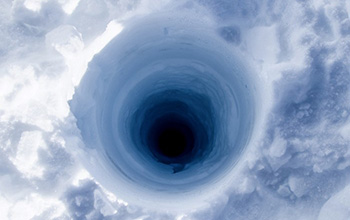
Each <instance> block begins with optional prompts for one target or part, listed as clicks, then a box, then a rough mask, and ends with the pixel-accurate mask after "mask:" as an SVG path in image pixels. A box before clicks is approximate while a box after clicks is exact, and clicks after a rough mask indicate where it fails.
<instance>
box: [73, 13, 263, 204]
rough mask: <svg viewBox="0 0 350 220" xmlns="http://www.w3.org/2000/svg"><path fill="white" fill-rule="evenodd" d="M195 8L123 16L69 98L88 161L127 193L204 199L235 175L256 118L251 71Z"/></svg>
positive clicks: (175, 200)
mask: <svg viewBox="0 0 350 220" xmlns="http://www.w3.org/2000/svg"><path fill="white" fill-rule="evenodd" d="M199 15H200V14H195V15H189V14H185V13H184V14H179V13H177V16H174V15H169V14H161V15H152V16H148V17H145V18H142V19H134V20H132V21H129V23H128V24H127V25H125V29H124V30H123V31H122V33H121V34H120V35H118V36H117V37H116V38H115V39H114V40H112V41H111V42H110V43H109V44H108V45H107V46H106V47H105V48H104V49H103V50H102V51H101V52H100V53H99V54H98V55H96V56H95V57H94V59H93V60H92V62H91V63H90V64H89V68H88V70H87V72H86V74H85V76H84V78H83V79H82V81H81V83H80V85H79V87H78V88H77V90H76V93H75V95H74V98H73V100H72V102H71V109H72V112H73V113H74V115H75V117H76V118H77V125H78V127H79V129H80V130H81V134H82V138H83V141H84V143H85V147H84V152H85V156H83V157H82V158H83V160H84V161H85V165H86V167H87V169H88V170H89V171H90V172H91V173H92V175H93V176H94V177H95V178H96V180H97V181H99V182H100V183H101V185H103V186H104V187H106V188H107V189H108V190H110V191H111V192H113V193H115V194H116V195H117V196H120V197H121V198H122V199H124V200H125V201H127V202H131V203H136V204H139V205H142V206H143V207H145V206H148V207H149V208H155V209H158V210H159V209H166V210H185V209H193V208H195V207H199V206H202V205H204V204H205V203H206V202H209V201H210V198H213V197H215V195H217V194H219V193H220V192H222V191H223V190H225V188H226V187H227V183H229V182H230V180H231V179H232V178H234V177H235V174H234V173H235V171H236V167H237V166H238V165H239V161H240V159H241V158H242V155H244V152H245V151H246V149H247V148H249V145H250V144H251V142H252V137H254V132H256V129H257V127H258V124H259V121H260V119H259V118H260V114H261V113H262V109H261V107H260V103H259V102H258V101H257V100H258V99H259V94H260V93H259V91H260V90H259V80H258V79H257V78H258V77H257V76H256V75H255V74H254V71H252V70H251V69H250V68H249V67H248V65H247V64H246V62H245V61H244V60H243V59H242V57H240V54H239V53H238V52H236V50H235V49H234V47H233V46H232V42H230V41H227V36H228V35H227V34H226V35H225V34H224V35H223V31H224V30H221V31H218V30H217V28H214V27H215V26H214V24H213V23H212V21H210V22H209V20H207V19H202V20H198V19H196V18H195V17H197V16H199ZM203 192H205V193H203Z"/></svg>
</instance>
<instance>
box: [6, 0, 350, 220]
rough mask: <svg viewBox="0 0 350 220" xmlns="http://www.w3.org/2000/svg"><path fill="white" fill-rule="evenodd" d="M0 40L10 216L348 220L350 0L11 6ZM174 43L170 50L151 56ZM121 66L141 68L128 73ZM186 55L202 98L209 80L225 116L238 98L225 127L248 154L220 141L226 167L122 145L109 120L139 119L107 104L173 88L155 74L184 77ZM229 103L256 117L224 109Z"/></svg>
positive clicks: (48, 1)
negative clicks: (157, 158) (180, 161)
mask: <svg viewBox="0 0 350 220" xmlns="http://www.w3.org/2000/svg"><path fill="white" fill-rule="evenodd" d="M158 29H159V30H161V31H159V32H157V31H158ZM148 30H149V31H148ZM137 34H138V35H137ZM0 39H1V41H0V70H1V74H0V143H1V145H0V158H1V164H0V183H1V184H0V219H11V220H12V219H121V220H124V219H140V220H141V219H142V220H150V219H152V220H154V219H174V220H175V219H176V220H190V219H191V220H192V219H193V220H203V219H208V220H210V219H212V220H216V219H220V220H224V219H227V220H232V219H276V220H279V219H286V220H288V219H305V220H309V219H310V220H313V219H315V220H327V219H337V220H346V219H349V218H350V199H349V198H350V197H349V194H350V185H349V183H350V181H349V180H350V144H349V143H350V118H349V114H350V56H349V54H350V1H347V0H334V1H327V0H313V1H297V0H295V1H274V0H262V1H261V0H194V1H169V0H156V1H155V0H153V1H151V0H144V1H140V0H139V1H138V0H120V1H113V0H71V1H68V0H15V1H2V2H0ZM164 39H170V40H164ZM174 42H175V43H174ZM176 42H182V44H181V45H182V47H179V48H178V49H174V51H175V52H174V53H173V54H172V55H171V54H170V55H169V53H168V54H167V55H168V56H169V57H163V56H161V55H157V53H155V52H154V51H152V49H150V48H156V49H162V48H163V49H165V50H166V49H171V48H175V47H174V46H173V45H174V44H176ZM208 42H209V43H208ZM189 45H190V46H189ZM203 45H206V46H203ZM135 48H136V49H135ZM134 49H135V50H141V51H142V52H143V53H144V54H146V55H145V56H143V55H142V53H135V52H134V53H133V50H134ZM165 50H164V51H165ZM181 50H184V51H186V53H184V52H181ZM160 51H161V50H160ZM203 51H210V52H212V53H208V54H209V55H207V54H205V53H200V52H203ZM140 54H141V55H140ZM165 54H166V53H165ZM113 55H114V56H115V57H114V56H113ZM179 55H180V56H181V57H182V59H181V57H180V58H177V59H176V62H178V63H176V62H175V61H174V60H175V59H174V57H176V56H179ZM186 55H188V57H191V59H193V60H195V62H194V61H192V60H191V62H189V61H188V60H189V59H187V57H186ZM157 56H158V57H157ZM130 57H131V58H130ZM184 57H185V58H184ZM146 58H147V59H148V60H146V61H152V62H153V61H154V62H153V63H154V65H151V66H147V65H146V64H145V63H143V62H145V61H142V60H143V59H146ZM166 58H167V59H168V60H166ZM128 59H130V60H128ZM152 59H154V60H152ZM162 59H163V60H162ZM160 60H161V61H162V62H160ZM169 60H171V62H169V63H167V61H169ZM219 60H221V61H222V62H219ZM157 61H159V63H158V64H157ZM114 62H119V63H121V64H123V66H122V68H123V69H124V70H128V71H129V70H131V72H133V70H138V71H139V72H138V73H139V75H137V74H136V72H135V74H136V78H135V77H132V76H129V75H127V76H126V77H125V76H120V75H118V74H117V75H115V74H116V73H115V72H118V71H120V69H118V68H119V67H118V66H114ZM123 62H124V63H123ZM174 62H175V64H176V65H177V64H178V66H186V68H187V69H186V68H185V69H183V70H184V72H185V73H186V71H189V70H191V71H189V72H191V73H188V74H187V73H186V74H184V76H185V79H189V78H191V77H196V76H198V75H199V73H200V74H202V73H205V74H204V77H202V78H201V80H202V81H201V80H199V81H197V82H196V83H197V84H195V83H193V87H194V88H195V89H194V90H191V91H192V92H193V91H195V92H198V91H199V90H200V89H201V86H202V85H203V84H205V83H204V82H206V81H209V82H211V83H209V84H208V85H209V88H211V90H210V91H206V92H207V93H205V94H207V95H208V96H209V97H215V96H220V97H222V100H220V101H218V102H217V103H214V104H215V105H213V109H214V110H213V111H214V112H217V111H218V109H219V107H218V106H220V105H221V104H222V103H223V104H222V105H223V106H225V105H227V106H228V107H227V108H226V107H225V108H223V110H222V111H220V114H218V115H216V113H215V114H214V115H215V116H217V117H216V118H217V121H215V123H217V124H215V126H212V127H215V128H216V129H217V130H219V131H221V130H220V129H223V128H225V129H227V128H226V127H229V128H232V130H233V131H234V132H232V135H236V136H230V133H229V132H226V133H225V132H222V133H220V135H221V136H220V135H219V136H217V137H219V138H220V140H223V141H227V142H230V141H232V142H233V141H234V140H236V138H238V139H239V138H241V142H240V144H238V145H237V146H240V147H241V148H240V149H239V150H238V151H230V150H228V151H225V148H220V147H222V146H221V145H220V144H218V145H215V146H218V149H216V148H215V149H216V151H215V149H214V151H213V152H215V154H213V155H212V154H209V153H208V155H212V157H211V156H208V158H214V159H213V160H209V161H207V163H208V164H204V165H203V164H202V166H199V165H198V164H197V165H192V164H191V166H190V167H189V168H188V167H187V168H186V166H182V167H181V166H180V167H179V166H177V165H173V164H169V165H167V166H165V167H158V166H155V165H154V164H152V163H148V162H147V161H149V160H146V159H145V158H144V157H143V155H138V153H137V152H138V151H137V149H132V151H130V152H128V151H125V149H123V148H118V150H119V151H120V152H122V153H124V154H123V155H124V156H125V157H121V156H120V155H117V154H113V152H114V151H115V149H114V148H113V149H112V148H111V147H108V146H109V145H107V144H105V143H106V142H107V143H111V142H114V141H116V140H117V139H118V138H116V137H115V136H114V135H115V132H114V131H116V130H113V129H115V128H112V129H109V128H110V126H112V127H113V126H114V125H110V123H112V122H116V123H114V124H117V125H116V126H126V127H127V126H130V123H129V122H128V120H129V119H127V118H122V117H119V116H118V114H116V115H113V114H112V112H104V110H105V109H107V110H108V111H115V112H117V113H118V112H124V113H126V112H127V111H128V109H129V108H130V106H132V105H133V104H135V103H136V104H138V103H142V102H140V99H139V98H138V97H139V96H138V94H146V93H147V92H149V93H152V92H155V91H161V90H162V87H159V88H158V87H154V91H151V90H152V80H153V79H152V77H149V78H147V80H143V81H142V79H143V78H146V77H147V73H148V72H149V71H150V70H152V71H153V72H154V71H155V70H156V71H155V72H157V71H158V73H159V74H158V75H161V74H160V73H161V72H162V71H164V70H165V69H166V68H168V69H166V70H167V71H169V70H170V72H171V71H173V72H174V73H175V72H176V71H178V69H176V68H175V67H176V65H175V64H174ZM133 64H134V65H133ZM169 66H170V67H169ZM174 66H175V67H174ZM237 66H239V67H237ZM138 67H142V68H144V69H142V68H139V69H138ZM172 67H173V68H172ZM101 68H102V69H101ZM103 68H104V69H103ZM229 68H232V69H230V71H227V70H228V69H229ZM217 70H222V71H217ZM240 70H244V71H240ZM101 71H102V72H103V74H105V75H103V74H102V73H101ZM227 72H232V73H234V74H232V75H230V74H227ZM191 74H193V75H191ZM218 75H220V77H221V78H220V77H217V76H218ZM155 76H156V77H157V74H156V75H155ZM104 77H105V78H104ZM109 77H111V78H109ZM113 77H114V78H113ZM118 77H120V78H118ZM123 77H124V78H123ZM137 77H139V78H137ZM210 77H213V78H214V80H212V78H210ZM235 77H238V78H240V80H241V81H240V83H241V84H240V83H237V82H236V81H235V80H234V79H237V78H235ZM219 78H220V79H219ZM113 79H114V80H113ZM116 79H117V80H116ZM159 79H160V80H163V83H164V85H172V86H174V88H181V87H184V85H183V84H181V76H179V78H176V77H175V78H171V79H170V80H169V79H168V78H164V79H162V78H161V77H160V78H158V80H159ZM208 79H210V80H208ZM123 80H125V81H123ZM128 80H130V82H129V81H128ZM215 80H217V81H215ZM238 81H239V80H238ZM242 82H243V83H242ZM138 83H139V84H138ZM223 83H227V84H228V87H225V86H221V85H223ZM135 85H139V86H138V87H134V86H135ZM150 85H151V86H150ZM218 85H220V86H218ZM185 86H186V85H185ZM230 86H232V88H234V89H236V90H233V91H231V92H232V93H230V92H227V91H228V90H229V87H230ZM245 86H246V87H245ZM134 88H138V89H136V90H135V89H134ZM212 88H214V89H212ZM244 89H247V91H248V92H247V93H243V92H242V91H243V90H244ZM212 90H215V92H212ZM111 91H112V92H115V91H118V92H120V93H119V94H118V96H117V97H114V96H113V94H111V93H110V92H111ZM244 91H245V90H244ZM155 94H156V93H155ZM186 94H188V93H186ZM196 94H197V93H196ZM222 94H231V95H232V96H231V95H222ZM230 96H231V97H230ZM191 97H192V98H193V97H196V96H195V95H193V96H191ZM237 97H238V98H237ZM116 98H117V100H113V99H116ZM111 100H112V101H113V105H112V104H111V103H110V101H111ZM244 100H245V101H244ZM193 102H194V103H195V104H196V105H197V103H196V102H195V101H193ZM221 102H222V103H221ZM233 102H234V103H233ZM230 105H233V106H236V107H237V106H238V107H237V108H238V110H237V109H236V114H237V115H239V116H240V119H242V121H241V122H240V123H242V124H243V125H242V124H239V123H238V124H239V125H238V124H235V123H234V122H232V121H230V120H228V118H227V117H226V116H225V114H227V112H228V111H229V110H228V109H230ZM141 106H142V105H141ZM231 107H232V106H231ZM249 107H250V108H249ZM232 109H235V108H232ZM232 109H230V111H231V110H232ZM232 111H233V112H235V110H232ZM95 114H96V115H95ZM140 114H141V115H144V114H145V113H144V112H142V111H141V113H140ZM199 114H203V115H204V117H207V116H208V114H207V113H205V111H203V112H199ZM209 115H210V114H209ZM108 119H110V121H108ZM130 120H131V119H130ZM203 121H205V120H203ZM206 122H208V121H206ZM236 122H237V121H236ZM245 123H246V124H245ZM235 126H236V127H235ZM238 126H242V127H238ZM129 130H132V129H130V128H129ZM224 131H226V130H224ZM106 132H107V134H106ZM108 132H111V133H113V132H114V133H113V134H108ZM237 132H241V133H237ZM214 133H215V132H214ZM215 134H216V133H215ZM101 137H103V141H102V142H101V141H100V138H101ZM225 138H227V140H226V139H225ZM121 139H123V137H121ZM233 139H234V140H233ZM118 140H119V139H118ZM122 141H123V143H128V141H129V143H130V140H128V138H126V137H124V139H123V140H122ZM130 145H131V144H130ZM104 152H112V153H111V155H114V156H112V158H111V157H110V158H108V159H106V157H105V154H104ZM120 152H119V153H120ZM223 152H224V153H223ZM224 154H227V155H229V157H226V158H229V159H226V160H225V155H224ZM130 155H131V156H132V157H131V160H135V161H131V162H132V163H126V162H125V161H123V160H124V159H125V160H127V159H129V158H127V157H128V156H130ZM135 155H136V156H135ZM135 158H139V159H140V158H141V159H140V160H136V159H135ZM120 161H122V162H120ZM218 161H223V162H222V163H220V162H218ZM118 163H120V164H119V165H116V164H118ZM118 166H119V168H120V169H121V170H124V171H125V170H127V171H128V175H130V176H128V177H129V178H131V179H132V178H134V180H137V181H130V182H128V181H125V179H123V178H125V176H123V175H122V174H121V173H122V172H119V171H116V169H115V168H116V167H118ZM188 166H189V165H188ZM142 169H144V170H145V172H150V173H149V175H154V176H153V177H152V178H149V176H142V175H143V174H142V172H141V171H142ZM196 169H197V170H196ZM198 170H200V171H201V172H198ZM213 170H214V171H215V172H214V171H213ZM151 171H152V172H151ZM174 173H175V174H176V177H173V176H174ZM155 174H156V175H155ZM201 174H203V175H201ZM181 175H182V177H181V178H178V177H179V176H181ZM203 176H204V177H203ZM169 178H173V179H172V181H174V182H176V183H181V184H182V187H180V188H179V189H178V188H176V184H175V186H173V185H172V183H169V182H167V180H168V179H169ZM186 178H187V179H186ZM198 179H200V181H194V180H198ZM182 181H184V182H182ZM160 183H162V184H160ZM159 189H160V190H159ZM138 197H139V198H138ZM164 203H166V204H164ZM171 203H173V204H171ZM174 207H175V208H174Z"/></svg>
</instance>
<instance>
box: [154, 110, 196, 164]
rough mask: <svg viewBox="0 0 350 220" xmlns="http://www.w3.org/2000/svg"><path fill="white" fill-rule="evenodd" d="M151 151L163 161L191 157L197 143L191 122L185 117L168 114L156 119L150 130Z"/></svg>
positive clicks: (176, 160)
mask: <svg viewBox="0 0 350 220" xmlns="http://www.w3.org/2000/svg"><path fill="white" fill-rule="evenodd" d="M149 140H150V141H149V147H150V150H151V152H152V153H153V154H154V155H155V156H156V157H157V158H158V159H159V160H160V161H162V162H169V163H171V162H173V163H176V162H179V163H181V162H183V160H186V158H187V159H189V157H190V156H191V155H190V154H191V152H192V150H193V148H194V145H195V136H194V133H193V131H192V129H191V126H190V123H189V122H188V121H186V120H185V119H184V118H181V117H178V116H174V115H167V116H163V117H161V118H158V119H156V120H155V123H154V124H153V126H152V127H151V129H150V132H149Z"/></svg>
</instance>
